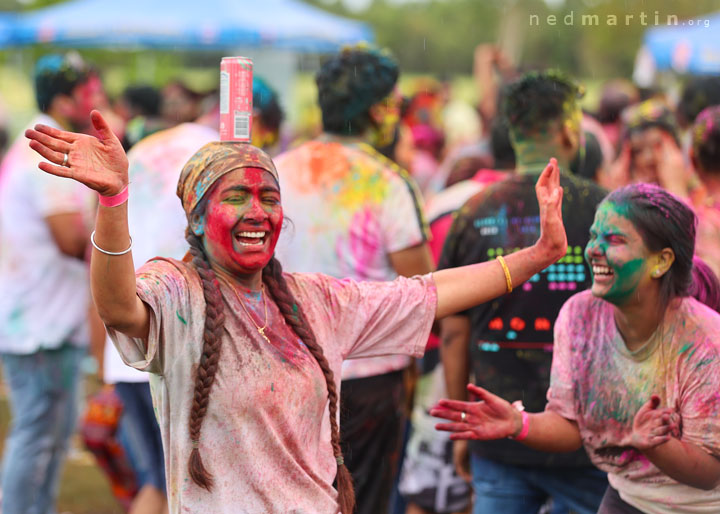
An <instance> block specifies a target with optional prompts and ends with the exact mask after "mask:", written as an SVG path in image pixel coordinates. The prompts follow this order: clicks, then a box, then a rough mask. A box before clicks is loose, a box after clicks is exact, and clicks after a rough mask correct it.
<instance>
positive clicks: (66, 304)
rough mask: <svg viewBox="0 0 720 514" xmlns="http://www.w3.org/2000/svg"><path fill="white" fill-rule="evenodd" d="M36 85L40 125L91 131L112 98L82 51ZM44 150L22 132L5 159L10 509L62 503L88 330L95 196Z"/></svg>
mask: <svg viewBox="0 0 720 514" xmlns="http://www.w3.org/2000/svg"><path fill="white" fill-rule="evenodd" d="M35 88H36V96H37V103H38V107H39V109H40V110H41V111H42V113H41V114H39V115H38V116H37V117H36V118H35V119H34V120H33V121H32V123H31V126H33V125H35V124H37V123H43V124H47V125H50V126H53V127H57V128H61V127H62V128H67V129H72V130H77V131H85V130H87V128H88V121H87V120H88V116H89V113H90V111H91V110H92V109H93V108H95V107H102V106H104V102H106V98H105V95H104V92H103V88H102V84H101V83H100V79H99V78H98V76H97V75H96V74H94V73H93V72H92V70H90V69H89V68H88V66H87V65H86V64H85V63H84V62H83V61H82V59H80V56H79V55H77V54H68V55H65V56H60V55H47V56H44V57H42V58H41V59H40V60H39V61H38V63H37V66H36V70H35ZM41 160H42V159H41V158H40V156H38V155H37V154H36V153H35V152H33V151H32V150H31V149H30V148H29V147H28V144H27V140H26V139H25V138H24V137H22V136H21V137H19V138H18V139H17V140H16V141H15V142H14V144H13V145H12V147H11V148H10V150H9V152H8V154H7V156H6V157H5V160H4V161H3V164H2V168H0V291H2V295H0V357H1V358H2V364H3V376H4V377H5V381H6V382H7V384H8V386H9V387H8V389H9V398H10V408H11V411H12V418H13V419H12V427H11V429H10V433H9V435H8V438H7V440H6V442H5V452H4V463H3V473H2V492H3V502H2V509H3V512H4V513H5V514H13V513H23V514H25V513H28V512H38V513H41V512H42V513H45V512H52V511H53V507H54V505H53V504H54V501H55V497H56V493H57V488H58V487H57V486H58V478H59V473H60V470H61V467H62V462H63V457H64V455H65V451H66V448H67V443H68V439H69V436H70V434H71V433H72V430H73V427H74V425H75V420H76V417H77V398H78V391H77V388H78V377H79V376H80V374H81V372H80V362H81V360H82V358H83V357H84V355H85V353H86V347H87V344H88V337H89V336H88V331H87V318H88V308H89V299H90V294H89V287H88V285H89V282H88V270H87V265H86V263H85V262H84V257H85V254H86V248H87V245H88V240H89V239H88V238H89V234H90V230H89V227H90V226H91V223H92V215H93V209H94V206H95V198H94V197H93V195H92V194H91V193H90V192H89V191H88V190H87V188H84V187H83V186H82V185H80V184H77V183H74V182H72V181H67V180H62V179H59V178H58V177H53V176H51V175H48V174H46V173H43V172H42V171H40V170H39V169H38V163H39V162H40V161H41ZM66 164H67V163H66Z"/></svg>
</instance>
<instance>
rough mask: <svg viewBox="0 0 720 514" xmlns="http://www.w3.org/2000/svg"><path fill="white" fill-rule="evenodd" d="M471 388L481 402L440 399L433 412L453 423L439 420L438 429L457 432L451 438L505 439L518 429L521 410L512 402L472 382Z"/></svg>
mask: <svg viewBox="0 0 720 514" xmlns="http://www.w3.org/2000/svg"><path fill="white" fill-rule="evenodd" d="M467 388H468V391H470V392H471V393H473V394H475V395H476V396H477V397H478V398H480V401H478V402H461V401H457V400H440V401H439V402H438V404H437V406H435V407H433V408H432V409H431V410H430V414H431V415H432V416H435V417H437V418H444V419H447V420H449V421H452V423H439V424H437V425H435V428H436V429H437V430H444V431H447V432H453V433H452V434H451V435H450V439H453V440H458V439H479V440H492V439H503V438H505V437H508V436H511V435H513V434H514V433H515V432H516V431H517V421H518V420H517V418H518V417H519V413H518V411H517V409H515V407H513V406H512V405H511V404H510V403H509V402H507V401H505V400H503V399H502V398H500V397H499V396H495V395H494V394H492V393H490V392H489V391H487V390H485V389H483V388H481V387H477V386H476V385H473V384H468V386H467Z"/></svg>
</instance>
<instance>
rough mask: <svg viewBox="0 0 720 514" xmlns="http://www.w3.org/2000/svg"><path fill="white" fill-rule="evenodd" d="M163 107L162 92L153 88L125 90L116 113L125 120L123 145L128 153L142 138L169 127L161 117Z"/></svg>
mask: <svg viewBox="0 0 720 514" xmlns="http://www.w3.org/2000/svg"><path fill="white" fill-rule="evenodd" d="M161 105H162V96H161V95H160V91H158V90H157V89H156V88H154V87H152V86H147V85H138V86H128V87H126V88H125V89H124V90H123V92H122V94H121V95H120V98H119V99H118V101H117V103H116V105H115V112H116V113H117V114H118V116H120V117H121V118H122V119H123V120H125V137H124V138H123V139H122V143H123V147H124V148H125V150H126V151H127V150H129V149H130V148H131V147H132V146H133V145H134V144H135V143H137V142H138V141H140V140H141V139H142V138H144V137H146V136H149V135H150V134H152V133H154V132H157V131H158V130H162V129H163V128H167V127H168V123H167V121H165V120H164V119H163V118H161V116H160V108H161Z"/></svg>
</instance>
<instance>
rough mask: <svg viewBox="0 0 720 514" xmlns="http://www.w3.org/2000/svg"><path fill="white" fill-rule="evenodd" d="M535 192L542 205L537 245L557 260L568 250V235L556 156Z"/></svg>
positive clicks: (541, 177)
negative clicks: (564, 221) (564, 222)
mask: <svg viewBox="0 0 720 514" xmlns="http://www.w3.org/2000/svg"><path fill="white" fill-rule="evenodd" d="M535 194H536V195H537V200H538V204H539V206H540V239H538V242H537V246H538V247H539V248H540V249H541V250H542V251H543V253H545V252H547V254H548V256H549V257H550V259H551V260H552V262H555V261H556V260H557V259H559V258H560V257H563V256H564V255H565V252H566V251H567V235H566V234H565V226H564V225H563V219H562V197H563V188H562V187H561V186H560V170H559V169H558V165H557V160H555V158H554V157H553V158H552V159H550V162H549V163H548V165H547V166H546V167H545V169H544V170H543V172H542V174H540V178H538V181H537V184H535Z"/></svg>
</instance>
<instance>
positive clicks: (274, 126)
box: [252, 77, 285, 156]
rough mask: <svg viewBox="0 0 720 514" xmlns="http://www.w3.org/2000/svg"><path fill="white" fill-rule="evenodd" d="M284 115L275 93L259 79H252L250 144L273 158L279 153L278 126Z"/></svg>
mask: <svg viewBox="0 0 720 514" xmlns="http://www.w3.org/2000/svg"><path fill="white" fill-rule="evenodd" d="M284 118H285V114H284V113H283V110H282V107H280V100H279V98H278V95H277V93H276V92H275V90H274V89H272V88H271V87H270V85H269V84H268V83H267V82H266V81H265V80H263V79H262V78H260V77H254V78H253V122H252V144H253V145H254V146H257V147H258V148H262V149H263V150H265V152H267V153H268V154H270V156H274V155H276V154H277V153H278V151H279V148H278V147H279V144H278V143H279V140H280V125H281V124H282V121H283V119H284Z"/></svg>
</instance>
